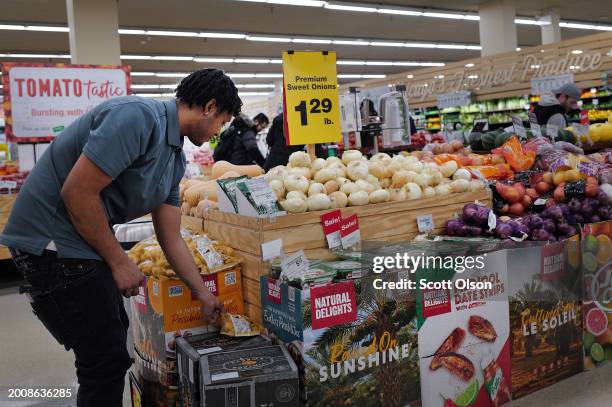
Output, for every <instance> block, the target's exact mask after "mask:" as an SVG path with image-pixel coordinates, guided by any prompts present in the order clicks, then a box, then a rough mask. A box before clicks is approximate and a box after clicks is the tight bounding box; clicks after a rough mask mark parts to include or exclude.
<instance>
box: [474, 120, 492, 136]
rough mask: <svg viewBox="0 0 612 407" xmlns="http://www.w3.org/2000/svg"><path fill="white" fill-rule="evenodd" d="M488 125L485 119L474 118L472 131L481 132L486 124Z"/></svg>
mask: <svg viewBox="0 0 612 407" xmlns="http://www.w3.org/2000/svg"><path fill="white" fill-rule="evenodd" d="M488 125H489V120H487V119H476V120H474V127H472V133H482V131H483V130H484V129H485V127H486V126H488Z"/></svg>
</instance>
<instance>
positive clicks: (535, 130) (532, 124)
mask: <svg viewBox="0 0 612 407" xmlns="http://www.w3.org/2000/svg"><path fill="white" fill-rule="evenodd" d="M527 116H529V128H531V133H532V134H533V136H534V137H542V129H541V128H540V125H539V124H538V118H537V117H536V115H535V113H533V112H529V113H528V114H527Z"/></svg>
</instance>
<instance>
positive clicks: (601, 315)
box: [585, 308, 608, 356]
mask: <svg viewBox="0 0 612 407" xmlns="http://www.w3.org/2000/svg"><path fill="white" fill-rule="evenodd" d="M585 323H586V329H587V331H588V332H589V333H591V334H593V335H594V336H600V335H603V334H604V332H606V329H608V317H607V316H606V313H605V312H603V311H602V310H600V309H599V308H591V309H590V310H589V312H587V316H586V321H585ZM591 349H592V348H591ZM591 356H592V355H591Z"/></svg>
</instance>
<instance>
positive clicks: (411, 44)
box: [404, 42, 436, 48]
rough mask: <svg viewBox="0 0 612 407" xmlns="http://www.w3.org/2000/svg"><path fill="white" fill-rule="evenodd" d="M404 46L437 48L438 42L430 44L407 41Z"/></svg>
mask: <svg viewBox="0 0 612 407" xmlns="http://www.w3.org/2000/svg"><path fill="white" fill-rule="evenodd" d="M404 47H406V48H435V47H436V44H430V43H426V42H405V43H404Z"/></svg>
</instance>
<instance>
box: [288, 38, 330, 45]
mask: <svg viewBox="0 0 612 407" xmlns="http://www.w3.org/2000/svg"><path fill="white" fill-rule="evenodd" d="M292 42H295V43H300V44H331V43H332V40H322V39H316V38H311V39H308V38H294V39H293V40H292Z"/></svg>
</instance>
